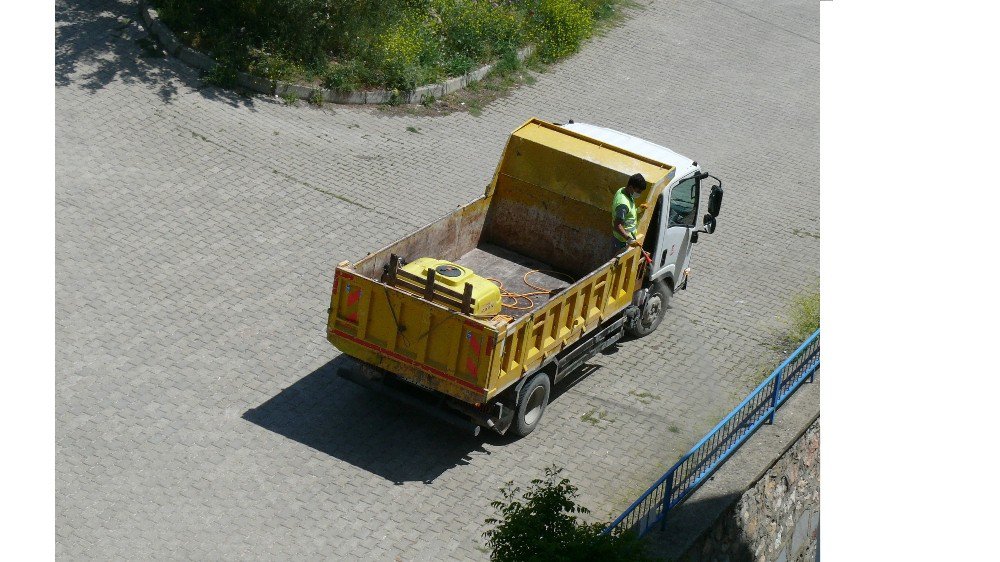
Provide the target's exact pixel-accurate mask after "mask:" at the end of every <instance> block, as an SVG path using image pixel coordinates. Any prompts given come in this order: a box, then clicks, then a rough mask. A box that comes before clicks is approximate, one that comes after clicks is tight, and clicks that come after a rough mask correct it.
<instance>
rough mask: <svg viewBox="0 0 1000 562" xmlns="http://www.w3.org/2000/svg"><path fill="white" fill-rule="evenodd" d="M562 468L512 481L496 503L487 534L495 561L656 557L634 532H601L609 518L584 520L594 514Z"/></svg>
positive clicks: (616, 561)
mask: <svg viewBox="0 0 1000 562" xmlns="http://www.w3.org/2000/svg"><path fill="white" fill-rule="evenodd" d="M561 472H562V469H561V468H556V467H554V466H553V467H550V468H546V469H545V478H544V479H536V480H532V481H531V486H530V487H529V488H528V489H527V490H526V491H525V492H524V494H523V495H521V497H520V498H519V497H518V494H519V492H520V491H521V490H520V488H515V487H514V485H513V483H512V482H508V483H507V485H506V486H504V487H503V488H502V489H501V493H502V495H503V499H501V500H498V501H494V502H492V503H491V505H492V506H493V508H494V509H495V510H496V517H490V518H488V519H487V520H486V523H487V524H488V525H492V528H491V529H489V530H487V531H486V532H485V533H483V536H484V537H486V539H487V541H486V544H487V546H488V547H490V548H491V549H492V554H491V556H490V560H492V561H493V562H590V561H593V562H626V561H644V560H652V559H651V558H650V557H648V556H647V555H646V554H645V553H644V552H643V549H642V543H640V542H639V539H638V538H637V537H636V536H635V535H634V534H631V533H624V534H612V535H602V534H601V531H603V530H604V528H605V527H607V524H606V523H583V522H581V521H579V519H578V518H577V516H576V515H575V514H586V513H589V511H588V510H587V508H585V507H583V506H580V505H578V504H577V503H576V498H577V495H578V494H577V488H576V486H573V485H572V484H570V482H569V480H568V479H566V478H559V474H560V473H561Z"/></svg>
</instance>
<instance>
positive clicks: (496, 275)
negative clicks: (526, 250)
mask: <svg viewBox="0 0 1000 562" xmlns="http://www.w3.org/2000/svg"><path fill="white" fill-rule="evenodd" d="M455 263H457V264H459V265H462V266H465V267H468V268H471V269H472V270H473V271H474V272H475V273H476V275H479V276H480V277H486V278H492V279H496V280H499V281H501V282H502V283H503V290H505V291H510V292H514V293H528V292H532V291H536V290H537V289H535V288H532V287H530V286H528V285H526V284H525V283H524V274H525V273H528V272H529V271H533V270H540V271H539V272H538V273H532V274H531V275H529V276H528V280H529V281H531V282H532V283H533V284H534V285H537V286H539V287H544V288H546V289H555V288H562V287H567V286H569V285H570V283H569V282H568V281H567V279H572V276H569V275H559V276H553V275H550V274H548V273H544V272H546V271H547V272H551V271H553V268H552V267H551V266H550V265H548V264H547V263H544V262H541V261H538V260H534V259H531V258H529V257H527V256H523V255H521V254H518V253H517V252H513V251H511V250H508V249H506V248H503V247H501V246H496V245H493V244H480V245H479V247H477V248H474V249H473V250H472V251H470V252H468V253H467V254H465V255H463V256H462V257H460V258H459V259H458V260H456V262H455ZM561 277H562V278H561ZM531 300H532V301H534V303H535V306H534V310H537V309H538V308H539V307H540V306H541V305H543V304H545V303H546V302H548V300H549V296H548V295H532V296H531ZM503 302H505V303H513V299H510V298H505V299H503ZM527 305H528V302H527V301H526V300H524V299H519V300H518V306H527ZM530 312H531V310H517V309H512V308H508V307H506V306H505V307H503V310H502V311H501V314H506V315H509V316H513V317H514V318H520V317H521V316H524V315H525V314H528V313H530Z"/></svg>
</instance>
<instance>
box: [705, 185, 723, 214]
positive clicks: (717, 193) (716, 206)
mask: <svg viewBox="0 0 1000 562" xmlns="http://www.w3.org/2000/svg"><path fill="white" fill-rule="evenodd" d="M722 193H723V192H722V186H721V185H713V186H712V194H711V195H709V196H708V214H710V215H712V216H713V217H717V216H719V210H720V209H722Z"/></svg>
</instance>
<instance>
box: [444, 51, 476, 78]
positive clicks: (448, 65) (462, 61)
mask: <svg viewBox="0 0 1000 562" xmlns="http://www.w3.org/2000/svg"><path fill="white" fill-rule="evenodd" d="M475 64H476V63H475V61H473V60H472V59H470V58H469V57H467V56H465V55H453V56H451V57H449V58H448V60H447V61H446V62H445V63H444V64H443V70H444V74H445V76H448V77H452V76H461V75H463V74H465V73H466V72H468V71H470V70H472V67H473V66H475Z"/></svg>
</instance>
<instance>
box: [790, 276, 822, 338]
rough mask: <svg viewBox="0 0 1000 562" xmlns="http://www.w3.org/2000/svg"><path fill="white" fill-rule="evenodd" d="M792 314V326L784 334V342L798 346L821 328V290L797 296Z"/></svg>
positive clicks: (793, 303)
mask: <svg viewBox="0 0 1000 562" xmlns="http://www.w3.org/2000/svg"><path fill="white" fill-rule="evenodd" d="M790 316H791V318H790V321H791V326H790V327H789V328H788V332H787V333H786V334H784V337H783V339H784V343H785V344H787V345H788V346H795V347H798V346H799V345H800V344H801V343H802V342H804V341H805V340H806V338H808V337H809V336H811V335H812V334H813V332H815V331H816V330H818V329H819V290H816V291H810V292H808V293H804V294H802V295H799V296H797V297H795V299H793V301H792V312H791V315H790Z"/></svg>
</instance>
